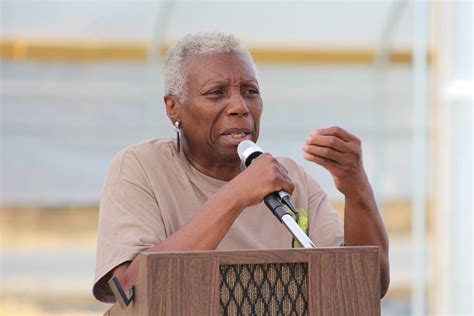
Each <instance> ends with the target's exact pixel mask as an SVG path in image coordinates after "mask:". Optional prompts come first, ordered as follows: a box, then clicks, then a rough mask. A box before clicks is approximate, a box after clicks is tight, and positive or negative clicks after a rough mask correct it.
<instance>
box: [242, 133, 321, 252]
mask: <svg viewBox="0 0 474 316" xmlns="http://www.w3.org/2000/svg"><path fill="white" fill-rule="evenodd" d="M237 153H238V154H239V158H240V160H241V161H242V163H243V164H244V165H245V166H246V167H248V166H249V165H250V164H251V163H252V161H253V160H254V159H255V158H257V157H258V156H260V155H261V154H262V153H263V150H262V149H261V148H260V147H259V146H257V144H255V143H254V142H252V141H250V140H244V141H242V142H241V143H240V144H239V146H238V147H237ZM263 201H264V202H265V205H266V206H267V207H268V208H269V209H270V211H272V213H273V215H275V216H276V217H277V218H278V219H279V220H280V222H281V223H283V224H284V225H285V226H286V228H288V230H289V231H290V233H291V234H292V235H293V236H294V237H295V238H296V239H297V240H298V241H299V243H300V244H301V245H302V246H303V247H304V248H316V245H315V244H314V243H313V242H312V241H311V239H309V237H308V236H307V235H306V233H305V232H304V231H303V230H302V229H301V227H300V226H299V225H298V224H297V223H296V222H295V220H294V219H293V217H291V215H290V213H289V212H288V210H291V211H292V212H294V213H295V214H296V216H298V211H297V210H296V208H295V207H294V205H293V202H292V201H291V197H290V195H289V194H288V193H287V192H285V191H283V190H281V191H278V192H273V193H270V194H268V195H266V196H265V197H264V198H263Z"/></svg>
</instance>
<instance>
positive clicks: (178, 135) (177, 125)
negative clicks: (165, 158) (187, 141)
mask: <svg viewBox="0 0 474 316" xmlns="http://www.w3.org/2000/svg"><path fill="white" fill-rule="evenodd" d="M174 128H175V129H176V144H177V147H178V153H179V151H180V150H181V122H180V121H176V122H174Z"/></svg>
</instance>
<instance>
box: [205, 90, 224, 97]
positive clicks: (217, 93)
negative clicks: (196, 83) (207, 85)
mask: <svg viewBox="0 0 474 316" xmlns="http://www.w3.org/2000/svg"><path fill="white" fill-rule="evenodd" d="M223 94H224V90H222V89H213V90H210V91H208V92H206V95H209V96H220V95H223Z"/></svg>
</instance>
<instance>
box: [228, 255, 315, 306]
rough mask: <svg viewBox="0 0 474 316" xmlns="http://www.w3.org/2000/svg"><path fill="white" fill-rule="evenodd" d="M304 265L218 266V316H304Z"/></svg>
mask: <svg viewBox="0 0 474 316" xmlns="http://www.w3.org/2000/svg"><path fill="white" fill-rule="evenodd" d="M307 273H308V266H307V263H282V264H241V265H221V266H220V314H221V315H307V314H308V305H307V301H308V282H307Z"/></svg>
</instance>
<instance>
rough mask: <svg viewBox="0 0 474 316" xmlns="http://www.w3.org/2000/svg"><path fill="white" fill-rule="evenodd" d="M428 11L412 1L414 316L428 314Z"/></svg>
mask: <svg viewBox="0 0 474 316" xmlns="http://www.w3.org/2000/svg"><path fill="white" fill-rule="evenodd" d="M428 9H429V3H428V2H427V1H420V0H415V1H414V2H413V77H412V78H413V86H412V87H413V134H412V135H413V138H412V181H411V182H412V276H411V280H412V294H411V314H412V315H425V314H426V274H427V269H426V192H427V183H428V181H427V169H428V168H427V161H428V160H427V156H428V155H427V152H428V144H427V142H428V131H427V129H428V124H427V122H428V95H427V85H428V80H427V79H428V73H427V71H428V67H427V62H428V60H427V48H428Z"/></svg>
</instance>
